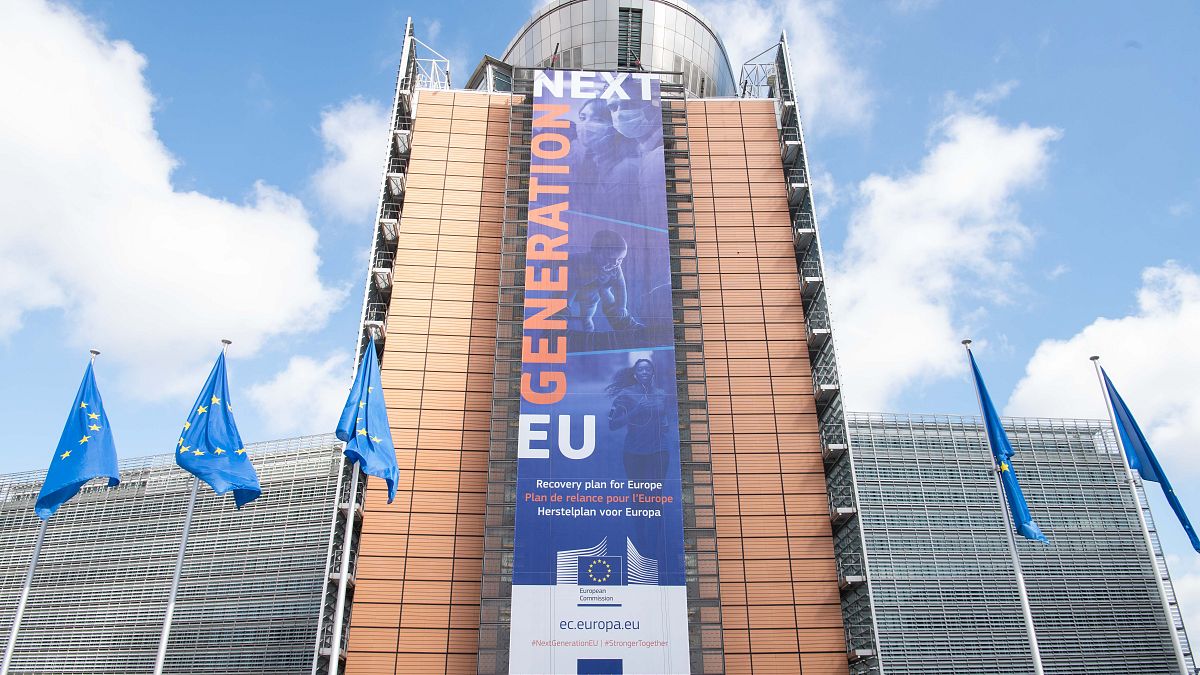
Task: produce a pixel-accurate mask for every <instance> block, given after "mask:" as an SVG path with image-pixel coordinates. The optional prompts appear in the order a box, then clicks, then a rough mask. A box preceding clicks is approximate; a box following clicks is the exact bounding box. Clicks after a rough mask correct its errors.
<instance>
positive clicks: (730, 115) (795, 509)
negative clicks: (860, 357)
mask: <svg viewBox="0 0 1200 675" xmlns="http://www.w3.org/2000/svg"><path fill="white" fill-rule="evenodd" d="M507 106H508V97H507V96H503V95H488V94H484V93H475V92H432V91H422V92H420V94H419V100H418V105H417V107H416V116H415V123H414V130H413V141H412V143H413V146H412V155H411V160H410V164H409V171H408V182H407V190H406V196H405V205H404V213H403V216H402V219H401V222H400V235H399V244H398V250H397V254H396V261H397V264H396V270H395V275H394V276H395V282H394V288H393V291H392V300H391V307H390V312H389V317H388V327H387V330H388V332H387V340H386V343H385V349H384V356H383V361H382V368H383V386H384V392H385V397H386V399H387V402H388V410H389V417H390V421H391V424H392V435H393V438H394V439H395V441H396V452H397V457H398V459H399V463H400V484H399V489H398V492H397V495H396V500H395V502H394V503H392V504H391V505H388V504H387V503H386V492H385V491H384V489H383V486H382V484H381V483H380V482H379V481H377V480H374V479H371V480H370V481H369V482H368V487H367V503H366V514H365V516H364V521H363V533H362V538H361V541H360V544H359V556H358V566H357V585H356V590H355V596H354V607H353V609H352V615H351V630H350V633H349V638H348V654H347V662H346V672H347V673H348V674H350V675H366V674H371V675H376V674H382V673H389V674H393V673H394V674H396V675H399V674H402V673H404V674H407V673H422V674H424V673H443V672H445V673H474V672H476V667H477V663H476V655H475V654H476V649H477V645H478V624H479V597H480V577H481V559H482V547H483V514H484V505H485V488H486V480H487V449H488V426H489V416H490V412H491V407H492V400H491V396H492V374H493V367H494V360H495V340H496V302H497V284H498V281H499V274H498V270H499V250H500V244H499V236H500V231H501V222H502V205H503V199H504V173H505V159H506V143H507V139H508V107H507ZM688 124H689V134H690V138H691V143H690V146H691V155H692V166H693V171H692V181H693V186H692V187H693V191H694V196H695V209H696V213H695V219H696V225H697V227H696V237H697V240H698V244H697V246H698V255H699V265H700V284H701V303H702V315H703V321H704V336H705V362H706V369H707V376H708V380H707V384H708V406H709V411H710V415H711V434H712V453H713V454H712V457H713V472H714V476H713V481H714V487H715V492H716V517H717V524H716V525H717V535H718V554H719V561H720V575H721V576H720V579H721V603H722V604H721V607H722V613H723V623H724V648H725V668H726V672H729V673H756V674H762V673H803V674H804V675H823V674H830V673H837V674H843V673H846V672H847V667H846V652H845V645H844V641H843V634H842V618H841V610H840V605H839V596H838V585H837V574H836V571H835V567H834V562H833V542H832V535H831V531H830V523H829V515H828V508H827V502H826V497H825V479H824V473H823V468H822V462H821V451H820V442H819V439H818V436H817V418H816V409H815V404H814V401H813V397H812V383H811V378H810V372H809V364H808V357H807V349H806V346H805V344H804V334H805V332H804V324H803V310H802V308H801V302H800V292H799V288H798V283H797V270H796V261H795V255H794V252H793V250H792V246H791V228H790V224H789V218H788V210H787V201H786V200H787V198H786V194H785V191H784V183H783V177H782V168H781V164H780V158H779V142H778V137H777V131H776V125H775V116H774V112H773V109H772V105H771V103H770V102H769V101H738V100H728V101H718V100H703V101H692V102H689V104H688Z"/></svg>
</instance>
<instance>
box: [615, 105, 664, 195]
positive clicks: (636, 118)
mask: <svg viewBox="0 0 1200 675" xmlns="http://www.w3.org/2000/svg"><path fill="white" fill-rule="evenodd" d="M608 110H609V112H610V113H611V114H612V124H613V128H614V129H616V130H617V133H619V134H620V135H621V136H624V137H625V138H628V139H629V140H631V141H633V142H634V143H635V144H636V151H635V154H636V156H637V162H638V175H639V181H640V182H642V183H645V182H646V181H654V180H662V175H663V166H664V157H663V133H662V119H661V116H662V109H661V108H660V107H659V106H656V105H650V104H647V103H645V102H642V101H635V100H631V99H613V100H610V101H609V102H608ZM652 116H653V117H652Z"/></svg>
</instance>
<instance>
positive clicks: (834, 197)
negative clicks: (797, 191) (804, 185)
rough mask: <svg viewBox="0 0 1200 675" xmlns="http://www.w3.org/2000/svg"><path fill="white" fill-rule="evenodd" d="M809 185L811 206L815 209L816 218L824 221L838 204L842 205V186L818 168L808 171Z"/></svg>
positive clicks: (828, 173)
mask: <svg viewBox="0 0 1200 675" xmlns="http://www.w3.org/2000/svg"><path fill="white" fill-rule="evenodd" d="M809 174H810V177H809V184H810V185H812V191H813V204H814V205H815V206H816V209H817V218H818V219H824V218H825V217H826V216H828V215H829V214H830V213H832V212H833V210H834V209H836V208H837V207H838V204H841V203H842V197H843V196H844V194H843V192H844V190H843V189H842V186H840V185H838V183H837V180H835V179H834V177H833V174H832V173H830V172H828V171H826V170H824V169H820V168H813V169H810V170H809Z"/></svg>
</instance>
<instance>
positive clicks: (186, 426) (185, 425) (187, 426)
mask: <svg viewBox="0 0 1200 675" xmlns="http://www.w3.org/2000/svg"><path fill="white" fill-rule="evenodd" d="M191 428H192V423H191V422H189V421H187V420H184V421H183V430H184V431H187V430H188V429H191Z"/></svg>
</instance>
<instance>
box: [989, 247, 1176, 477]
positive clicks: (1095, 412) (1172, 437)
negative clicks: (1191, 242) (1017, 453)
mask: <svg viewBox="0 0 1200 675" xmlns="http://www.w3.org/2000/svg"><path fill="white" fill-rule="evenodd" d="M1198 335H1200V275H1198V274H1197V273H1196V272H1194V271H1192V270H1190V269H1187V268H1186V267H1182V266H1180V265H1178V264H1176V263H1174V262H1167V263H1165V264H1164V265H1162V266H1159V267H1150V268H1147V269H1146V270H1144V271H1143V272H1142V286H1141V288H1140V289H1139V290H1138V293H1137V309H1136V311H1134V312H1132V313H1131V314H1128V315H1126V316H1123V317H1120V318H1115V319H1109V318H1103V317H1101V318H1098V319H1096V320H1095V321H1093V322H1092V323H1091V324H1089V325H1088V326H1086V327H1085V328H1083V330H1081V331H1079V332H1078V333H1076V334H1075V335H1073V336H1071V337H1069V338H1067V339H1065V340H1045V341H1043V342H1042V343H1041V344H1040V345H1038V348H1037V350H1036V351H1035V352H1034V354H1033V357H1032V358H1031V359H1030V360H1029V363H1028V365H1026V367H1025V375H1024V376H1023V377H1022V378H1021V381H1020V382H1018V383H1017V386H1016V389H1015V390H1014V391H1013V394H1012V397H1011V398H1010V399H1009V401H1008V406H1007V407H1006V409H1005V410H1006V412H1007V413H1008V414H1010V415H1030V416H1040V417H1090V418H1107V412H1106V411H1105V409H1104V402H1103V399H1102V398H1101V395H1100V390H1099V385H1098V384H1097V383H1096V375H1095V373H1094V372H1093V369H1092V364H1091V363H1090V362H1089V361H1088V357H1089V356H1092V355H1093V354H1096V355H1099V356H1100V357H1102V358H1101V361H1100V363H1101V364H1102V365H1103V366H1104V368H1105V370H1107V371H1108V374H1109V377H1111V378H1112V380H1113V383H1114V384H1115V385H1116V386H1117V389H1119V390H1120V392H1121V396H1122V397H1123V398H1124V399H1125V401H1126V402H1127V403H1128V404H1129V406H1130V408H1131V409H1132V410H1133V414H1134V415H1135V416H1136V417H1137V420H1138V423H1139V424H1140V425H1141V426H1142V430H1143V431H1145V432H1146V433H1147V435H1148V436H1149V439H1150V442H1151V444H1152V445H1153V447H1154V450H1155V453H1156V454H1157V455H1158V456H1159V459H1161V460H1162V461H1163V464H1164V465H1165V466H1166V467H1167V470H1168V472H1170V473H1171V475H1172V476H1176V475H1178V474H1179V472H1180V471H1183V472H1186V473H1192V474H1196V473H1200V455H1197V454H1196V452H1195V450H1196V448H1197V447H1200V388H1198V387H1197V386H1196V383H1197V382H1200V351H1197V350H1196V349H1195V348H1194V344H1195V342H1196V336H1198Z"/></svg>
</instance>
